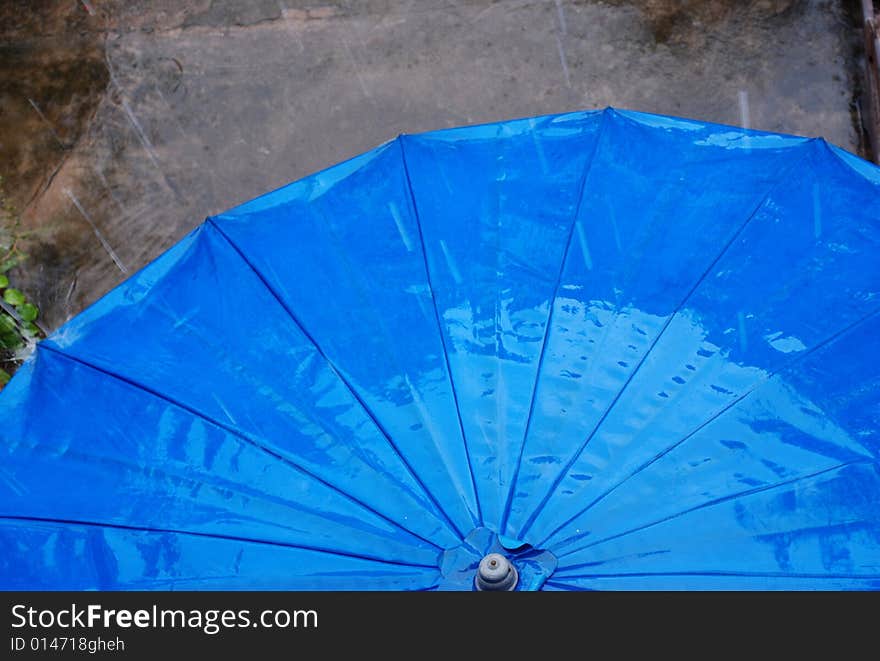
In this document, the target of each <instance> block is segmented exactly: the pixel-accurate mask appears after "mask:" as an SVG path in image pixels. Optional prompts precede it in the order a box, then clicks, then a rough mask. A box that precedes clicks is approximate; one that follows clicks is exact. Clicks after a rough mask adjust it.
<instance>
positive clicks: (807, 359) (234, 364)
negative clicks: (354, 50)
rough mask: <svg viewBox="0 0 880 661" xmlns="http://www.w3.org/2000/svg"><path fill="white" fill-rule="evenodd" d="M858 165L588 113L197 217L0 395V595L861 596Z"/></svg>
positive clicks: (871, 373)
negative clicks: (554, 592) (494, 569)
mask: <svg viewBox="0 0 880 661" xmlns="http://www.w3.org/2000/svg"><path fill="white" fill-rule="evenodd" d="M878 313H880V169H878V168H877V167H875V166H873V165H871V164H868V163H866V162H864V161H862V160H860V159H858V158H856V157H854V156H852V155H850V154H848V153H846V152H844V151H842V150H839V149H837V148H836V147H833V146H831V145H829V144H827V143H825V142H824V141H822V140H808V139H804V138H799V137H793V136H785V135H776V134H770V133H761V132H755V131H745V130H742V129H738V128H732V127H727V126H720V125H714V124H705V123H700V122H694V121H689V120H682V119H675V118H670V117H661V116H656V115H648V114H643V113H637V112H629V111H621V110H613V109H606V110H605V111H598V112H578V113H570V114H564V115H556V116H547V117H538V118H533V119H523V120H516V121H510V122H502V123H498V124H490V125H484V126H475V127H466V128H460V129H451V130H444V131H437V132H433V133H426V134H422V135H407V136H401V137H399V138H397V139H396V140H393V141H391V142H389V143H386V144H384V145H381V146H379V147H378V148H376V149H374V150H372V151H370V152H368V153H366V154H363V155H361V156H358V157H356V158H353V159H351V160H349V161H346V162H344V163H341V164H339V165H337V166H334V167H332V168H329V169H328V170H325V171H323V172H319V173H317V174H315V175H312V176H310V177H307V178H305V179H303V180H301V181H298V182H295V183H292V184H290V185H289V186H286V187H284V188H281V189H279V190H277V191H274V192H271V193H268V194H266V195H263V196H262V197H259V198H257V199H255V200H253V201H250V202H247V203H245V204H243V205H241V206H239V207H237V208H235V209H232V210H230V211H228V212H226V213H222V214H219V215H218V216H215V217H211V218H208V219H207V221H206V222H205V223H203V224H202V225H201V226H199V227H198V228H197V229H196V230H194V231H193V232H192V233H190V234H189V235H188V236H187V237H185V238H184V239H183V240H182V241H181V242H180V243H178V244H177V245H175V246H174V247H172V248H171V249H170V250H169V251H168V252H166V253H165V254H163V255H162V256H160V257H159V258H158V259H157V260H156V261H154V262H153V263H151V264H150V265H148V266H147V267H146V268H144V269H143V270H142V271H140V272H139V273H137V274H136V275H134V276H133V277H131V278H129V279H128V280H127V281H126V282H124V283H123V284H122V285H120V286H119V287H117V288H116V289H114V290H113V291H111V292H110V293H109V294H107V295H106V296H105V297H104V298H102V299H101V300H100V301H98V302H97V303H95V304H94V305H93V306H91V307H90V308H88V309H87V310H85V311H84V312H82V313H81V314H79V315H78V316H76V317H74V318H73V319H72V320H71V321H70V322H68V323H67V324H65V325H64V326H63V327H62V328H60V329H59V330H58V331H56V332H55V333H53V334H52V336H51V337H49V338H48V339H47V340H45V341H43V342H42V343H40V345H39V346H38V348H37V351H36V353H35V354H34V355H33V357H32V358H31V359H30V360H28V362H27V363H26V364H25V365H24V366H23V367H22V368H21V369H20V371H19V372H18V374H16V376H15V377H14V378H13V380H12V381H11V382H10V384H9V385H8V386H7V387H6V388H5V389H4V390H3V392H2V393H0V417H2V428H0V436H2V438H0V588H4V589H16V588H18V589H93V588H98V589H240V588H259V589H395V590H396V589H417V590H430V589H471V588H472V585H473V581H472V575H473V572H474V571H475V568H476V565H477V563H478V562H479V558H480V556H481V554H483V553H486V552H488V551H492V550H494V551H500V552H503V553H506V554H507V555H509V556H510V557H511V559H512V560H513V562H514V563H515V564H517V566H518V567H519V569H520V574H521V577H522V578H523V580H522V581H521V583H520V586H519V589H541V588H542V589H878V588H880V463H878V462H880V459H878V457H880V314H878Z"/></svg>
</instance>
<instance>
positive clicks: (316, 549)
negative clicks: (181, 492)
mask: <svg viewBox="0 0 880 661" xmlns="http://www.w3.org/2000/svg"><path fill="white" fill-rule="evenodd" d="M0 521H34V522H37V523H58V524H63V525H75V526H88V527H93V528H112V529H114V530H131V531H135V532H152V533H166V534H174V535H188V536H191V537H205V538H209V539H221V540H224V541H231V542H245V543H248V544H260V545H263V546H279V547H283V548H290V549H298V550H302V551H310V552H313V553H324V554H328V555H338V556H340V557H344V558H355V559H358V560H365V561H369V562H378V563H381V564H386V565H399V566H404V567H422V568H425V569H435V570H436V569H438V568H437V567H436V566H435V565H423V564H420V563H411V562H402V561H400V562H398V561H397V560H388V559H384V558H379V557H377V556H369V555H361V554H360V553H352V552H346V551H336V550H332V549H329V548H324V547H320V546H308V545H303V544H291V543H289V542H280V541H274V540H269V539H255V538H253V537H239V536H238V535H224V534H222V533H208V532H199V531H196V530H178V529H176V528H150V527H149V526H132V525H126V524H122V523H108V522H104V521H83V520H79V519H61V518H51V517H42V516H18V515H12V514H0Z"/></svg>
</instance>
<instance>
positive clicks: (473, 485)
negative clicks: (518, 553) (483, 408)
mask: <svg viewBox="0 0 880 661" xmlns="http://www.w3.org/2000/svg"><path fill="white" fill-rule="evenodd" d="M396 142H397V144H398V145H399V146H400V158H401V162H402V163H403V174H404V177H405V178H406V186H407V190H408V192H409V199H410V202H411V203H412V208H413V218H414V219H415V221H416V229H417V230H418V232H419V245H420V247H421V249H422V261H423V262H424V266H425V280H426V282H427V284H428V291H430V292H431V305H432V307H433V309H434V320H435V321H436V322H437V334H438V335H439V336H440V346H441V347H442V349H443V360H444V361H445V363H446V373H447V375H448V376H449V387H450V389H451V390H452V401H453V403H454V404H455V414H456V416H457V418H458V429H459V431H460V432H461V441H462V443H463V444H464V452H465V456H466V457H467V462H468V472H469V473H470V476H471V489H473V492H474V503H475V504H476V506H477V525H478V526H482V525H483V511H482V508H481V506H480V494H479V492H478V491H477V481H476V477H475V475H474V465H473V460H472V458H471V451H470V447H469V446H468V441H467V434H466V433H465V431H464V423H463V422H462V419H461V406H459V403H458V393H457V392H456V389H455V379H454V378H453V376H452V366H451V365H450V363H449V351H448V350H447V347H446V338H445V337H444V335H443V324H442V323H441V321H440V311H439V310H438V309H437V298H436V296H435V295H434V285H433V283H432V282H431V269H430V268H429V266H428V251H427V249H426V247H425V235H424V232H422V221H421V218H420V217H419V208H418V206H417V204H416V196H415V191H414V190H413V185H412V179H411V178H410V176H409V166H408V165H407V162H406V150H405V149H404V146H403V136H402V135H401V136H398V138H397V140H396Z"/></svg>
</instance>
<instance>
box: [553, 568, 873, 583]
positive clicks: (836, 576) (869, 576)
mask: <svg viewBox="0 0 880 661" xmlns="http://www.w3.org/2000/svg"><path fill="white" fill-rule="evenodd" d="M655 576H656V577H660V576H706V577H708V576H739V577H743V578H817V579H820V578H827V579H830V580H834V579H838V580H839V579H856V580H860V579H864V580H869V581H872V580H877V579H880V574H847V573H835V574H818V573H810V572H772V571H766V572H760V571H755V572H750V571H723V570H718V571H713V570H711V569H707V570H703V571H665V572H619V573H615V574H573V575H571V576H562V577H560V578H559V580H556V581H547V585H554V586H557V587H567V586H570V585H571V584H570V583H566V582H565V581H566V579H578V578H592V579H600V578H650V577H655Z"/></svg>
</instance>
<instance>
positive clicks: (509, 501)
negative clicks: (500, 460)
mask: <svg viewBox="0 0 880 661" xmlns="http://www.w3.org/2000/svg"><path fill="white" fill-rule="evenodd" d="M607 114H608V111H607V110H605V111H603V112H602V119H601V120H600V123H599V130H598V132H597V134H596V143H595V144H594V145H593V151H592V153H591V154H590V158H589V160H588V161H586V162H585V163H584V169H583V172H582V173H581V178H580V181H579V182H578V192H577V202H576V203H575V209H574V213H573V214H572V218H571V224H570V226H569V228H568V236H567V238H566V242H565V248H564V249H563V252H562V258H561V259H560V261H559V272H558V273H557V274H556V281H555V284H554V285H553V293H552V294H551V296H550V309H549V310H548V312H547V323H546V324H545V326H544V336H543V338H542V339H541V351H540V353H539V354H538V367H537V370H536V372H535V381H534V383H533V384H532V390H531V396H530V397H529V412H528V414H527V416H526V424H525V428H524V430H523V438H522V443H521V444H520V448H519V453H518V456H517V459H516V465H515V467H514V471H513V475H512V476H511V480H510V487H509V488H508V490H507V497H506V499H505V503H504V509H503V510H502V515H501V516H502V518H501V526H500V530H502V531H504V529H505V528H506V527H507V520H508V518H510V508H511V506H512V505H513V497H514V494H515V493H516V483H517V480H518V479H519V473H520V470H521V468H522V460H523V455H524V454H525V447H526V439H527V438H528V436H529V430H530V429H531V425H532V417H533V415H534V412H535V403H536V401H537V394H538V384H539V382H540V380H541V373H542V369H543V366H544V356H545V354H546V353H547V344H548V341H547V340H548V339H549V337H550V332H551V328H552V324H553V312H554V310H555V309H556V297H557V296H558V295H559V287H560V285H561V284H562V276H563V274H564V273H565V264H566V262H567V261H568V253H569V251H570V250H571V244H572V240H573V239H574V230H575V226H576V225H577V222H578V217H579V216H580V212H581V203H582V202H583V198H584V191H585V188H586V184H587V179H588V178H589V176H590V172H591V171H592V169H593V163H594V162H595V161H596V154H597V153H598V151H599V143H600V142H601V141H602V137H603V136H604V135H605V126H606V124H607V120H606V117H607Z"/></svg>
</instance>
